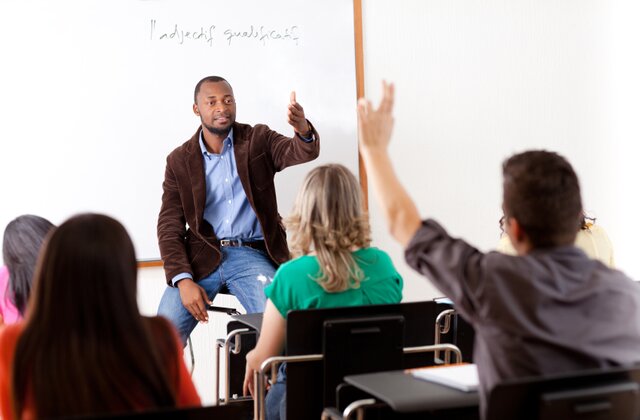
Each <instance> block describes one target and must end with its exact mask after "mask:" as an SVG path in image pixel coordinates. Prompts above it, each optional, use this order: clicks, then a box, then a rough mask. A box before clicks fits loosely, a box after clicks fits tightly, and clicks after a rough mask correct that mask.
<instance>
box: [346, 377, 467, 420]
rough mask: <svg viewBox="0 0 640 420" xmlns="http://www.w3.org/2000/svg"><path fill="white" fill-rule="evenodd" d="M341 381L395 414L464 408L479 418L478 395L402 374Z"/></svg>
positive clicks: (347, 378)
mask: <svg viewBox="0 0 640 420" xmlns="http://www.w3.org/2000/svg"><path fill="white" fill-rule="evenodd" d="M344 380H345V381H346V382H347V383H348V384H350V385H353V386H355V387H356V388H358V389H360V390H362V391H365V392H367V393H369V394H371V395H373V396H374V397H376V398H377V399H378V400H380V401H382V402H384V403H385V404H387V405H388V406H390V407H391V408H392V409H393V410H394V411H395V412H397V413H418V412H432V411H441V410H451V409H467V410H465V412H467V411H468V413H469V414H470V417H469V418H479V413H478V404H479V401H480V400H479V397H478V393H477V392H464V391H459V390H457V389H454V388H449V387H447V386H444V385H439V384H436V383H433V382H428V381H424V380H421V379H416V378H414V377H413V376H411V374H408V373H404V371H391V372H377V373H367V374H364V375H350V376H345V378H344Z"/></svg>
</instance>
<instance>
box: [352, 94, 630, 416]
mask: <svg viewBox="0 0 640 420" xmlns="http://www.w3.org/2000/svg"><path fill="white" fill-rule="evenodd" d="M392 110H393V85H387V84H384V95H383V99H382V102H381V103H380V106H379V107H378V108H377V109H375V108H373V107H372V105H371V104H370V103H369V102H368V101H365V100H361V101H360V103H359V105H358V113H359V119H360V133H361V139H360V140H361V143H360V145H361V152H362V156H363V158H364V162H365V165H366V169H367V173H368V174H369V179H370V180H371V181H372V185H373V186H374V190H375V195H376V198H377V200H378V201H379V203H380V205H381V207H382V210H383V213H384V215H385V218H386V220H387V222H388V224H389V230H390V231H391V234H392V235H393V236H394V237H395V239H396V240H397V241H398V242H400V243H401V244H402V245H403V246H405V247H406V249H405V258H406V260H407V262H408V263H409V265H411V266H412V267H413V268H414V269H416V270H417V271H419V272H421V273H422V274H423V275H424V276H425V277H427V278H428V279H429V280H431V281H432V282H433V283H434V285H435V286H436V287H438V288H439V289H440V290H441V291H442V292H443V293H445V294H446V295H447V296H448V297H449V298H451V300H453V302H454V304H455V306H456V309H457V310H458V311H459V312H460V313H461V314H462V315H463V316H464V317H465V319H467V320H468V321H469V322H471V324H473V327H474V328H475V331H476V336H475V348H474V354H473V357H474V361H475V363H477V365H478V373H479V377H480V396H481V410H482V411H481V412H482V413H484V412H485V410H486V401H487V397H488V395H489V392H490V390H491V388H492V387H493V386H494V385H495V384H497V383H498V382H500V381H503V380H505V379H509V378H516V377H524V376H536V375H545V374H557V373H560V372H567V371H574V370H580V369H586V368H598V367H609V366H616V365H626V364H632V363H636V362H640V350H639V349H640V286H639V285H638V284H637V283H636V282H634V281H632V280H631V279H629V278H628V277H627V276H625V275H624V274H623V273H622V272H620V271H616V270H612V269H610V268H608V267H606V266H605V265H604V264H602V263H601V262H599V261H596V260H592V259H590V258H589V257H588V256H587V255H586V254H585V253H584V252H583V251H582V250H580V249H578V248H576V247H575V246H574V245H573V243H574V240H575V237H576V234H577V232H578V230H579V229H580V225H581V223H582V220H583V212H582V202H581V197H580V187H579V184H578V178H577V176H576V174H575V172H574V170H573V168H572V167H571V165H570V164H569V162H567V161H566V160H565V159H564V158H563V157H561V156H559V155H558V154H556V153H552V152H547V151H529V152H524V153H520V154H517V155H514V156H512V157H510V158H509V159H507V160H506V161H505V162H504V164H503V176H504V183H503V189H504V194H503V203H502V206H503V210H504V215H505V217H506V225H505V230H506V233H507V235H509V238H510V239H511V242H512V244H513V247H514V248H515V249H516V251H517V253H518V255H517V256H511V255H504V254H501V253H498V252H489V253H483V252H480V251H479V250H477V249H476V248H474V247H473V246H472V245H470V244H469V243H467V242H466V241H464V240H462V239H457V238H453V237H451V236H450V235H449V234H448V233H447V231H446V230H445V229H444V228H443V227H442V226H440V224H438V223H437V222H436V221H435V220H432V219H427V220H424V221H421V220H420V216H419V214H418V211H417V208H416V206H415V204H414V203H413V201H412V200H411V198H410V197H409V195H408V194H407V192H406V191H405V189H404V188H403V187H402V185H401V183H400V181H399V180H398V178H397V177H396V175H395V172H394V169H393V165H392V163H391V160H390V159H389V154H388V152H387V148H388V145H389V142H390V139H391V131H392V128H393V116H392ZM425 147H427V145H426V144H425ZM427 181H429V180H427Z"/></svg>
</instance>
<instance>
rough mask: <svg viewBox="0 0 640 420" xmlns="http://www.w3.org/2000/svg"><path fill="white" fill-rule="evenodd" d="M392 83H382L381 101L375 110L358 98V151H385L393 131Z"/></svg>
mask: <svg viewBox="0 0 640 420" xmlns="http://www.w3.org/2000/svg"><path fill="white" fill-rule="evenodd" d="M393 96H394V87H393V83H387V82H385V81H383V82H382V100H381V101H380V106H379V107H378V109H375V108H374V107H373V105H371V101H369V100H367V99H365V98H360V100H359V101H358V122H359V126H360V149H361V151H362V152H365V151H369V150H378V149H379V150H386V148H387V146H388V145H389V141H390V140H391V131H392V129H393Z"/></svg>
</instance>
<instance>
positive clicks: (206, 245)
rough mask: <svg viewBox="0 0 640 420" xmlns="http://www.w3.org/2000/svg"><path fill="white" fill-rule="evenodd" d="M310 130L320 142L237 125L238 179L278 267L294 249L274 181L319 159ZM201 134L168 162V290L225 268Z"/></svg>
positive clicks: (162, 238) (163, 216) (163, 232)
mask: <svg viewBox="0 0 640 420" xmlns="http://www.w3.org/2000/svg"><path fill="white" fill-rule="evenodd" d="M309 125H311V124H309ZM311 128H312V130H313V134H314V137H315V140H314V141H313V142H311V143H305V142H304V141H302V140H301V139H299V138H290V137H285V136H283V135H281V134H278V133H276V132H275V131H273V130H270V129H269V127H267V126H266V125H262V124H258V125H256V126H255V127H251V126H250V125H247V124H240V123H237V122H236V123H234V125H233V144H234V147H233V150H234V154H235V158H236V165H237V169H238V176H239V177H240V181H241V182H242V186H243V187H244V191H245V193H246V195H247V199H248V200H249V203H250V204H251V207H252V208H253V210H254V211H255V213H256V216H257V217H258V221H259V222H260V226H261V227H262V232H263V234H264V239H265V244H266V246H267V251H268V253H269V256H270V257H271V259H272V260H273V262H274V263H275V264H276V265H279V264H281V263H283V262H285V261H287V260H288V259H289V248H288V247H287V237H286V234H285V231H284V226H283V225H282V221H281V220H282V218H281V217H280V214H278V204H277V201H276V190H275V185H274V183H273V178H274V176H275V174H276V172H279V171H281V170H283V169H284V168H286V167H288V166H293V165H297V164H300V163H305V162H309V161H311V160H313V159H315V158H316V157H318V155H319V153H320V143H319V141H320V137H319V135H318V133H317V132H316V130H315V128H313V127H311ZM201 130H202V127H199V128H198V130H197V131H196V133H195V134H194V135H193V137H191V139H190V140H188V141H186V142H185V143H184V144H183V145H182V146H179V147H178V148H176V149H175V150H174V151H173V152H171V153H170V154H169V156H168V157H167V168H166V171H165V177H164V182H163V184H162V188H163V190H164V192H163V194H162V207H161V209H160V215H159V216H158V243H159V245H160V255H161V258H162V261H163V263H164V271H165V275H166V280H167V284H168V285H169V286H171V279H172V278H173V277H175V276H176V275H178V274H180V273H190V274H191V275H192V276H193V279H194V280H196V281H198V280H201V279H203V278H205V277H206V276H208V275H209V274H211V273H212V272H213V271H214V270H215V269H216V268H217V267H218V265H219V264H220V258H221V253H220V244H219V240H218V238H217V237H216V235H215V232H214V231H213V227H211V225H210V224H209V223H208V222H207V221H206V220H204V205H205V194H206V193H205V188H206V184H205V179H204V158H203V156H202V152H201V150H200V145H199V139H200V131H201ZM185 225H186V226H185ZM187 226H188V228H187Z"/></svg>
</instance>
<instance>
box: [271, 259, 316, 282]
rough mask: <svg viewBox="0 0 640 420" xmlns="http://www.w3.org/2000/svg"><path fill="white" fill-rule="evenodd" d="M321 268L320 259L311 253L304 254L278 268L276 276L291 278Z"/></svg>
mask: <svg viewBox="0 0 640 420" xmlns="http://www.w3.org/2000/svg"><path fill="white" fill-rule="evenodd" d="M319 268H320V266H319V264H318V259H317V258H316V257H313V256H311V255H303V256H300V257H297V258H294V259H292V260H289V261H287V262H285V263H283V264H282V265H280V267H279V268H278V271H276V277H281V278H290V277H291V276H299V275H306V274H309V273H311V272H314V273H315V271H318V270H319Z"/></svg>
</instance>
